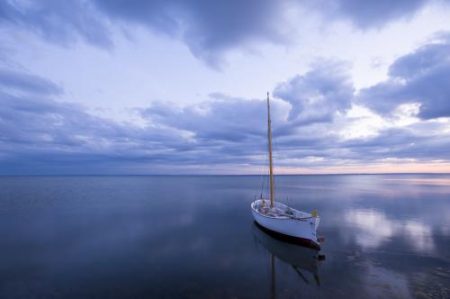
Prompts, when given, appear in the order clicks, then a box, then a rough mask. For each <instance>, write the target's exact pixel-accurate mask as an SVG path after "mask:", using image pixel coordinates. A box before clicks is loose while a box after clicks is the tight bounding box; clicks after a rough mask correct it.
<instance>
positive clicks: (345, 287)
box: [0, 175, 450, 298]
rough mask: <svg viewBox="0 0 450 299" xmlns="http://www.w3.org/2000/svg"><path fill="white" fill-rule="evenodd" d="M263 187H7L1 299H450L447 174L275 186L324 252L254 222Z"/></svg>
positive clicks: (291, 179)
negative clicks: (302, 213)
mask: <svg viewBox="0 0 450 299" xmlns="http://www.w3.org/2000/svg"><path fill="white" fill-rule="evenodd" d="M260 186H261V177H259V176H123V177H121V176H114V177H101V176H99V177H95V176H92V177H76V176H74V177H0V252H1V255H0V298H429V297H431V298H450V176H449V175H447V176H446V175H330V176H281V177H277V178H276V192H277V195H278V198H279V199H280V200H282V201H284V202H288V203H289V204H290V205H291V206H293V207H295V208H298V209H302V210H306V211H311V210H312V209H318V211H319V214H320V215H321V223H320V226H319V234H320V235H322V236H324V237H325V242H324V244H323V246H322V249H321V251H320V252H316V251H314V250H311V249H308V248H304V247H300V246H296V245H292V244H288V243H284V242H282V241H280V240H277V239H274V238H272V237H271V236H269V235H267V234H266V233H265V232H262V231H261V230H260V229H259V228H258V227H256V226H255V225H254V222H253V219H252V217H251V213H250V207H249V205H250V203H251V201H252V200H253V199H254V198H255V196H258V194H259V192H260Z"/></svg>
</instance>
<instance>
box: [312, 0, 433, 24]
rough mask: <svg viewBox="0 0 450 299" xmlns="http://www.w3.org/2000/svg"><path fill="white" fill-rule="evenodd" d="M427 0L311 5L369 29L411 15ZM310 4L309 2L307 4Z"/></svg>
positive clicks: (326, 1) (344, 0) (329, 1)
mask: <svg viewBox="0 0 450 299" xmlns="http://www.w3.org/2000/svg"><path fill="white" fill-rule="evenodd" d="M430 2H432V1H427V0H400V1H390V0H378V1H375V0H370V1H358V0H338V1H333V0H324V1H319V2H318V3H317V2H316V3H314V4H313V7H315V8H316V9H317V10H320V11H322V13H324V15H328V16H332V17H334V18H340V19H347V20H349V21H350V22H351V23H352V24H353V25H354V26H355V27H357V28H361V29H364V30H366V29H370V28H373V27H381V26H383V25H385V24H387V23H389V22H391V21H395V20H398V19H401V18H408V17H411V16H413V15H414V14H415V13H416V12H417V11H419V10H420V9H421V8H423V7H424V6H425V5H426V4H427V3H430ZM309 5H311V4H309Z"/></svg>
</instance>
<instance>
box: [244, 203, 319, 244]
mask: <svg viewBox="0 0 450 299" xmlns="http://www.w3.org/2000/svg"><path fill="white" fill-rule="evenodd" d="M269 205H270V201H269V200H263V199H258V200H255V201H254V202H252V204H251V208H252V214H253V218H254V219H255V221H256V222H257V223H258V224H259V225H261V226H262V227H264V228H266V229H268V230H270V231H272V232H275V233H278V234H281V235H285V236H287V237H293V238H296V239H299V240H305V241H309V242H311V243H312V245H314V246H317V247H320V245H319V241H318V238H317V233H316V230H317V227H318V226H319V222H320V217H319V216H313V215H312V214H310V213H305V212H301V211H298V210H295V209H292V208H289V207H288V206H286V205H285V204H282V203H280V202H274V208H275V209H274V210H278V211H281V213H275V214H273V213H263V212H262V210H261V207H263V206H264V207H269ZM288 209H289V210H290V212H291V213H290V214H286V213H284V212H285V211H286V210H288Z"/></svg>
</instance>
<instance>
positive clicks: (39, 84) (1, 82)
mask: <svg viewBox="0 0 450 299" xmlns="http://www.w3.org/2000/svg"><path fill="white" fill-rule="evenodd" d="M0 86H1V87H2V88H4V89H8V90H15V91H21V92H24V91H25V92H28V93H34V94H41V95H51V94H59V93H61V92H62V90H61V88H60V87H59V86H57V85H56V84H54V83H53V82H50V81H48V80H45V79H42V78H40V77H37V76H34V75H30V74H26V73H23V72H17V71H11V70H8V69H1V68H0Z"/></svg>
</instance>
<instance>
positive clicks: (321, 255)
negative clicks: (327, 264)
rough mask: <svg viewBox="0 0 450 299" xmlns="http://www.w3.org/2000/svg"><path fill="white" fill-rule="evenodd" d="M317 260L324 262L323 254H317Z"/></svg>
mask: <svg viewBox="0 0 450 299" xmlns="http://www.w3.org/2000/svg"><path fill="white" fill-rule="evenodd" d="M317 259H318V260H319V261H324V260H325V254H319V255H318V256H317Z"/></svg>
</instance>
